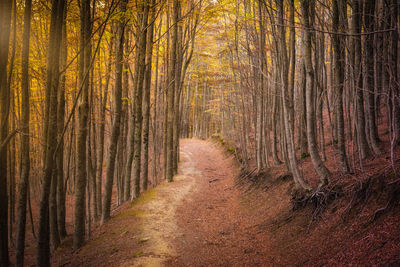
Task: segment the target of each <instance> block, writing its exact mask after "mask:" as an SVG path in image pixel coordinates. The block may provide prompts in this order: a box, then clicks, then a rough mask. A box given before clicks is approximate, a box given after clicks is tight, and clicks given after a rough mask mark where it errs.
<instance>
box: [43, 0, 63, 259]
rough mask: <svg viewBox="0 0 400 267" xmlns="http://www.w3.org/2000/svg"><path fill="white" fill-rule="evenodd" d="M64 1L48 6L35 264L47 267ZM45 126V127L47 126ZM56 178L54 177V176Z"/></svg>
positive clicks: (54, 1) (56, 0) (58, 0)
mask: <svg viewBox="0 0 400 267" xmlns="http://www.w3.org/2000/svg"><path fill="white" fill-rule="evenodd" d="M64 8H65V0H53V2H52V7H51V22H50V36H49V37H50V38H49V40H50V41H49V48H48V53H47V81H46V109H45V110H46V111H47V113H48V114H47V115H46V119H47V120H48V121H47V122H45V124H46V125H47V127H45V133H44V136H45V142H44V144H45V145H44V151H43V154H44V159H45V161H44V166H43V184H42V192H41V197H40V211H39V216H40V217H39V236H38V252H37V264H38V266H50V231H49V195H50V186H51V180H52V177H53V170H54V167H55V164H54V163H55V162H54V153H55V148H56V145H57V139H56V134H57V132H56V131H57V95H58V94H57V91H58V85H59V63H60V62H59V59H60V44H61V38H62V25H63V19H64ZM46 125H45V126H46ZM54 177H55V176H54Z"/></svg>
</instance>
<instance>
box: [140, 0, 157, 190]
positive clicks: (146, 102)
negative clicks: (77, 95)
mask: <svg viewBox="0 0 400 267" xmlns="http://www.w3.org/2000/svg"><path fill="white" fill-rule="evenodd" d="M151 2H152V4H154V2H155V1H154V0H153V1H151ZM149 23H150V24H149V27H148V29H147V41H146V45H147V49H146V69H145V75H144V89H143V90H144V95H143V175H142V188H143V190H147V186H148V179H149V130H150V90H151V70H152V68H151V67H152V58H153V35H154V23H155V10H152V12H151V16H150V20H149ZM157 53H158V51H157ZM156 75H157V74H156ZM154 90H156V89H155V88H154ZM155 104H156V103H155ZM153 131H154V129H153ZM153 142H155V140H153ZM154 156H155V155H154ZM153 160H155V158H153Z"/></svg>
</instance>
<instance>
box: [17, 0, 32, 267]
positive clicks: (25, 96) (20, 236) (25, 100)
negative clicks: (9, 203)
mask: <svg viewBox="0 0 400 267" xmlns="http://www.w3.org/2000/svg"><path fill="white" fill-rule="evenodd" d="M31 13H32V0H26V1H25V12H24V33H23V37H22V39H23V40H22V56H21V100H22V101H21V109H22V114H21V129H22V131H23V133H24V134H23V135H22V136H21V148H20V149H21V168H20V170H21V178H20V182H19V187H18V192H19V195H18V209H17V210H18V215H17V226H16V228H17V230H16V231H17V233H16V241H17V242H16V257H15V265H16V266H24V250H25V229H26V204H27V195H28V186H29V171H30V158H29V111H30V105H29V38H30V31H31Z"/></svg>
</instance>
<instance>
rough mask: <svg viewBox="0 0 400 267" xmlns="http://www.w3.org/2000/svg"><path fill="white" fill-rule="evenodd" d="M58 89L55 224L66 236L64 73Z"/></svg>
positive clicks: (64, 52)
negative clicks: (63, 134)
mask: <svg viewBox="0 0 400 267" xmlns="http://www.w3.org/2000/svg"><path fill="white" fill-rule="evenodd" d="M66 16H67V12H66V10H65V11H64V21H63V28H62V41H61V42H62V43H61V58H60V60H61V68H62V69H64V68H65V67H66V65H67V54H68V51H67V27H66V21H65V20H66ZM60 79H61V80H60V82H61V84H60V90H59V95H58V107H57V121H58V123H57V131H58V138H57V139H58V140H59V141H58V142H59V143H60V145H59V147H58V151H57V152H56V153H57V155H56V158H57V159H56V160H57V163H56V164H57V170H56V172H57V180H58V182H57V224H58V232H59V235H60V238H65V237H66V236H67V230H66V227H65V212H66V211H65V193H66V192H65V187H64V139H62V140H60V138H62V133H63V130H64V116H65V80H66V77H65V73H62V74H61V77H60Z"/></svg>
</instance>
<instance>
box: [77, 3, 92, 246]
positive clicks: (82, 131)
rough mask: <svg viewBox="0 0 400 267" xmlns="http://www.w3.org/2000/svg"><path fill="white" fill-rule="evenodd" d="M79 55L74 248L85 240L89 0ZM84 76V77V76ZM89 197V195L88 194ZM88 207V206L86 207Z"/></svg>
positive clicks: (83, 16)
mask: <svg viewBox="0 0 400 267" xmlns="http://www.w3.org/2000/svg"><path fill="white" fill-rule="evenodd" d="M80 17H81V39H80V47H81V51H82V52H81V55H80V60H79V84H80V86H82V92H81V95H80V97H79V103H78V137H77V138H78V139H77V148H76V149H77V168H78V169H77V177H76V183H75V190H76V191H75V208H74V211H75V214H74V248H75V249H77V248H79V247H81V246H82V245H83V242H84V241H85V209H86V208H85V197H86V183H87V162H86V161H87V136H88V116H89V99H88V97H89V79H88V77H87V74H86V72H88V71H89V65H90V57H91V55H90V50H91V49H90V42H89V41H90V34H91V21H90V17H91V16H90V0H83V1H81V9H80ZM85 76H86V77H85ZM88 197H89V196H88ZM88 208H90V207H88Z"/></svg>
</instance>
